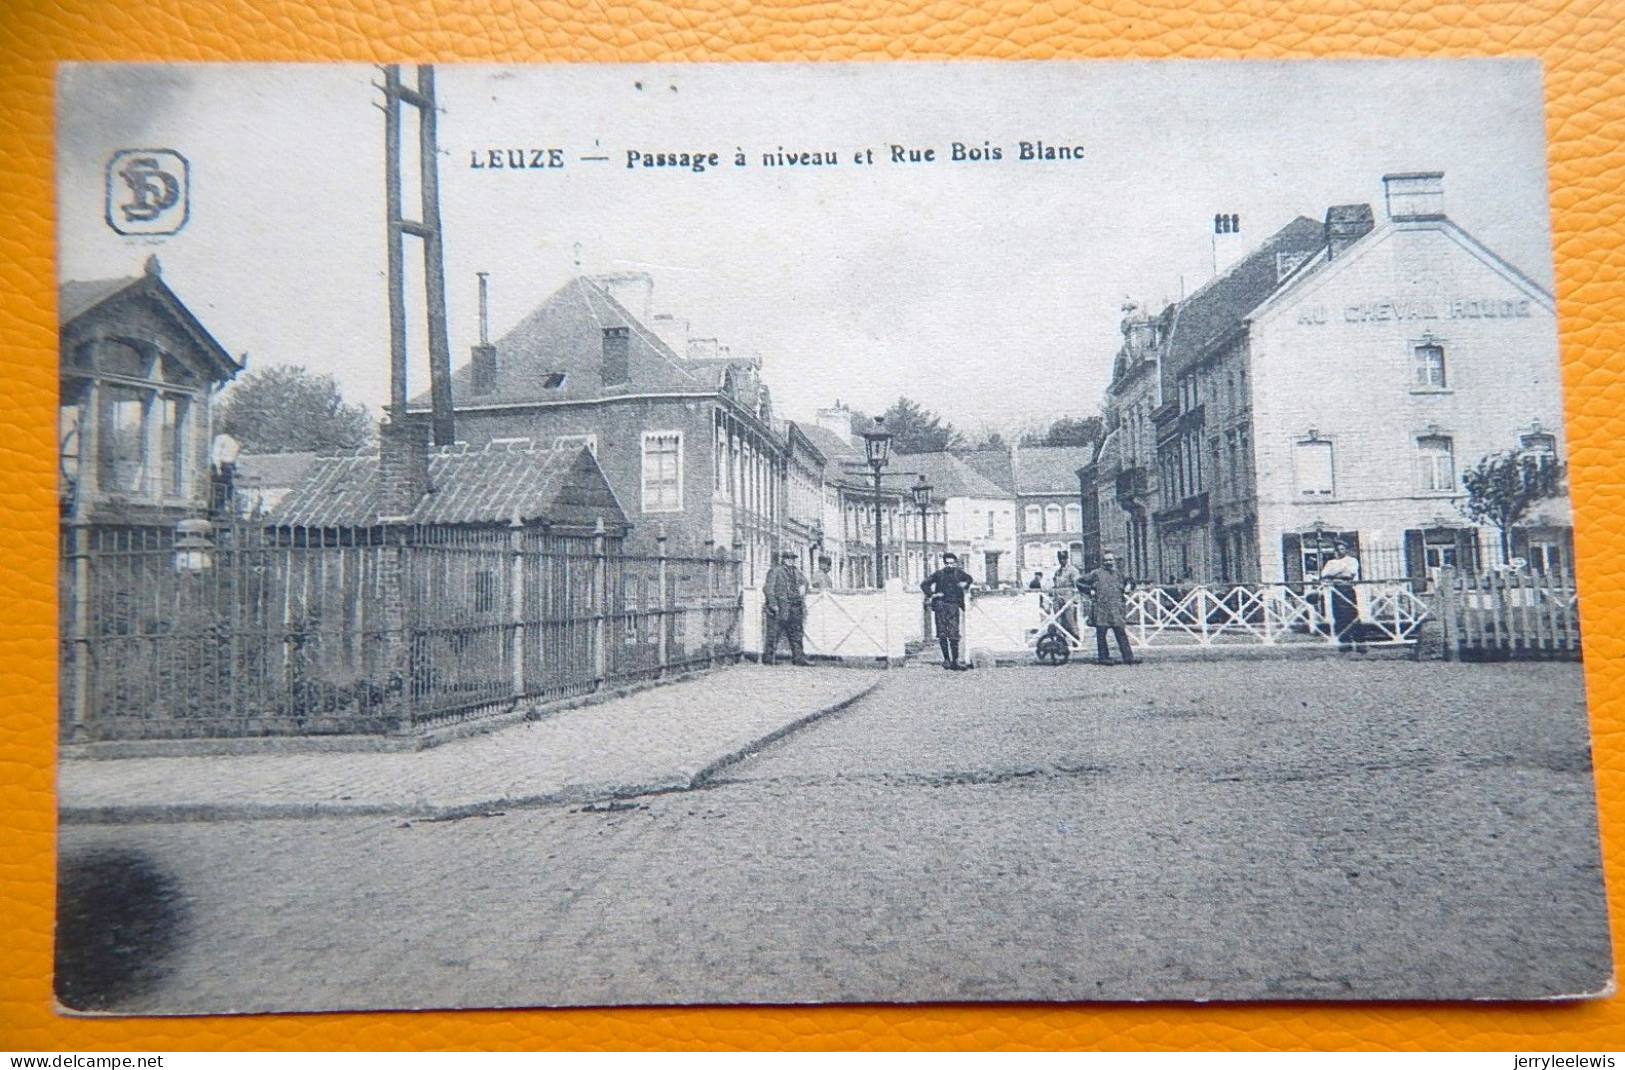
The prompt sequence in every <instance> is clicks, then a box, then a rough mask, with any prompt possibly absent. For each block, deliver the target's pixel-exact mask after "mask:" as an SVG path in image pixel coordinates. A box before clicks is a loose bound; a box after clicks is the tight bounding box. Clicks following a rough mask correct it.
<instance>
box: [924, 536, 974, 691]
mask: <svg viewBox="0 0 1625 1070" xmlns="http://www.w3.org/2000/svg"><path fill="white" fill-rule="evenodd" d="M975 582H976V581H975V580H974V579H972V578H971V574H970V573H969V572H966V571H965V570H964V569H962V568H960V567H959V557H958V556H957V555H955V554H943V555H942V567H941V568H939V569H937V570H936V571H935V572H933V573H931V575H930V576H928V577H927V578H926V580H925V582H924V583H922V584H920V590H922V591H924V592H925V598H926V605H928V606H930V607H931V613H932V615H933V616H934V617H935V618H936V623H937V645H938V646H940V647H941V648H942V667H943V668H944V669H968V668H970V666H969V665H967V664H965V663H964V662H962V661H960V660H959V621H960V618H961V617H963V616H964V614H965V596H966V595H967V594H968V593H969V592H970V589H971V585H972V584H974V583H975Z"/></svg>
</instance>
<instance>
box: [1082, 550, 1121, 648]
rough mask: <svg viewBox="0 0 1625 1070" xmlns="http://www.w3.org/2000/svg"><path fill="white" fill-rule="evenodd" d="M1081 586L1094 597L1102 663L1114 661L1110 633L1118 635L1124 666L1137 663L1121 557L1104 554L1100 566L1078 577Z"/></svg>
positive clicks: (1092, 617) (1094, 622)
mask: <svg viewBox="0 0 1625 1070" xmlns="http://www.w3.org/2000/svg"><path fill="white" fill-rule="evenodd" d="M1078 589H1079V590H1085V591H1088V592H1089V593H1090V595H1091V597H1092V598H1093V599H1094V605H1093V606H1092V607H1091V608H1090V610H1089V623H1090V624H1091V625H1092V626H1093V627H1094V629H1095V653H1096V654H1097V655H1098V657H1097V658H1096V660H1097V661H1099V662H1100V664H1102V665H1110V664H1112V657H1111V650H1110V649H1109V648H1108V647H1107V646H1106V632H1107V631H1108V630H1110V631H1112V632H1113V633H1114V634H1116V636H1117V652H1118V653H1119V654H1121V655H1122V656H1123V664H1124V665H1133V664H1134V655H1133V654H1132V653H1131V652H1130V651H1129V645H1128V607H1127V606H1126V605H1125V602H1126V597H1125V596H1126V594H1127V591H1128V581H1127V580H1125V579H1124V578H1123V576H1122V574H1121V573H1119V572H1118V571H1117V558H1116V556H1114V555H1113V554H1111V553H1109V552H1108V553H1106V554H1104V555H1102V557H1101V560H1100V567H1099V568H1097V569H1095V570H1094V571H1093V572H1090V573H1088V574H1087V575H1085V576H1082V577H1080V578H1079V579H1078Z"/></svg>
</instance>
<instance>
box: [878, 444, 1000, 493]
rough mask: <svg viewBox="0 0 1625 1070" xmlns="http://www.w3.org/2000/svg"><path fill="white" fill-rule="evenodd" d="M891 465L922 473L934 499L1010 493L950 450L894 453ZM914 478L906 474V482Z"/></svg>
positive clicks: (902, 469)
mask: <svg viewBox="0 0 1625 1070" xmlns="http://www.w3.org/2000/svg"><path fill="white" fill-rule="evenodd" d="M892 467H893V468H896V469H898V470H899V471H900V472H902V471H913V472H917V473H923V474H924V475H925V480H926V482H927V483H929V484H931V497H932V498H934V499H936V500H937V501H945V500H946V499H948V498H1008V497H1010V492H1009V491H1007V490H1005V489H1004V488H1002V487H1000V486H999V485H998V484H997V483H994V482H993V481H992V480H990V479H988V478H987V477H986V476H984V475H982V473H980V472H978V471H977V470H976V469H974V468H972V467H971V466H970V465H968V464H966V463H965V462H964V461H962V460H960V459H959V458H958V457H955V456H954V455H953V454H951V453H908V454H901V455H896V456H893V457H892ZM916 478H917V477H908V478H907V480H906V482H907V483H908V484H912V483H913V482H914V480H915V479H916ZM899 485H903V484H899Z"/></svg>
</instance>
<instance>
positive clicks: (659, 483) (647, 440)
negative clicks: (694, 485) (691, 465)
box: [643, 431, 683, 513]
mask: <svg viewBox="0 0 1625 1070" xmlns="http://www.w3.org/2000/svg"><path fill="white" fill-rule="evenodd" d="M682 509H683V436H682V435H681V434H680V433H679V432H676V431H649V432H646V433H645V434H644V436H643V511H644V512H645V513H678V512H682Z"/></svg>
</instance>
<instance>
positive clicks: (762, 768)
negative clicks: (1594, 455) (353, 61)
mask: <svg viewBox="0 0 1625 1070" xmlns="http://www.w3.org/2000/svg"><path fill="white" fill-rule="evenodd" d="M57 88H58V131H59V135H58V138H59V140H58V161H57V166H58V219H59V228H60V231H59V232H60V259H59V287H60V289H59V293H60V300H59V308H60V381H61V401H60V458H61V474H60V488H61V494H60V502H61V510H60V517H61V547H62V551H61V558H60V561H61V565H60V591H61V595H60V599H61V601H60V650H61V663H60V680H61V687H60V693H61V707H60V732H61V762H60V770H59V778H58V784H59V788H58V805H59V813H60V821H61V826H60V837H59V844H60V863H59V865H60V872H59V893H58V917H57V954H56V984H55V991H56V993H57V998H58V1000H59V1003H60V1005H61V1006H62V1008H63V1009H65V1010H66V1011H69V1012H78V1013H111V1014H215V1013H247V1012H272V1011H324V1010H347V1009H385V1008H428V1007H450V1008H457V1007H469V1008H475V1007H522V1006H578V1005H606V1004H608V1005H614V1004H726V1003H775V1004H780V1003H805V1002H925V1001H967V1000H1050V1001H1079V1000H1112V1001H1122V1000H1283V999H1291V1000H1324V999H1333V1000H1462V999H1475V1000H1484V999H1489V1000H1545V999H1572V998H1583V997H1588V996H1599V995H1604V994H1607V993H1610V992H1612V991H1613V986H1614V980H1613V966H1612V951H1611V947H1610V942H1609V930H1608V919H1607V908H1606V901H1605V895H1604V888H1603V880H1602V871H1601V864H1600V855H1599V844H1598V828H1597V811H1596V804H1595V787H1594V782H1593V776H1592V765H1591V744H1590V737H1589V731H1588V723H1587V712H1586V704H1585V692H1584V679H1583V675H1582V669H1581V664H1580V651H1581V636H1580V632H1579V615H1578V609H1577V603H1576V587H1575V580H1574V571H1573V568H1574V537H1573V532H1574V523H1575V518H1574V516H1573V513H1572V510H1571V507H1570V503H1569V497H1568V484H1567V465H1566V456H1567V442H1566V439H1565V434H1564V423H1563V398H1562V394H1561V383H1560V374H1559V360H1558V344H1557V329H1556V318H1555V311H1554V300H1553V258H1552V241H1551V231H1550V224H1549V212H1548V190H1547V178H1546V165H1545V141H1544V125H1543V117H1542V96H1541V71H1540V67H1539V65H1538V63H1536V62H1533V61H1527V60H1449V61H1349V62H1321V61H1309V62H1292V63H1287V62H1167V63H1153V62H1142V63H1104V62H1101V63H1048V62H1040V63H1019V64H1017V63H1008V64H1006V63H956V64H901V63H900V64H863V65H843V64H818V65H746V64H730V65H725V66H705V65H674V66H670V67H660V66H648V67H641V66H593V67H586V66H537V67H476V66H468V67H462V66H440V67H429V66H416V65H400V66H387V67H365V66H336V65H334V66H322V65H282V66H266V65H193V66H156V65H150V66H149V65H68V66H64V67H63V68H62V69H61V70H60V73H59V77H58V85H57Z"/></svg>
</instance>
